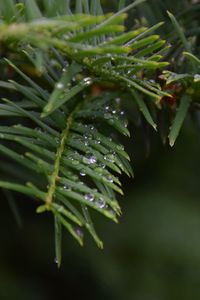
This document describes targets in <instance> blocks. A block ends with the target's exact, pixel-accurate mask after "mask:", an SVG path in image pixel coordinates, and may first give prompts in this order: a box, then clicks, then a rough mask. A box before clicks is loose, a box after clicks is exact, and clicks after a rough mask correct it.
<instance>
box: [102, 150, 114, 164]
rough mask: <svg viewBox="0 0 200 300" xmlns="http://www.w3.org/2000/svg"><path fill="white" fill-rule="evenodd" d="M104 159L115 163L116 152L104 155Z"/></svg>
mask: <svg viewBox="0 0 200 300" xmlns="http://www.w3.org/2000/svg"><path fill="white" fill-rule="evenodd" d="M104 159H105V160H107V161H109V162H112V163H113V162H114V161H115V152H111V153H108V154H106V155H104Z"/></svg>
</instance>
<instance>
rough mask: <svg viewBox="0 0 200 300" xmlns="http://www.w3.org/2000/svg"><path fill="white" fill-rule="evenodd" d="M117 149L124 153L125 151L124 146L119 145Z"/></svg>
mask: <svg viewBox="0 0 200 300" xmlns="http://www.w3.org/2000/svg"><path fill="white" fill-rule="evenodd" d="M116 148H117V150H122V151H123V150H124V146H123V145H117V147H116Z"/></svg>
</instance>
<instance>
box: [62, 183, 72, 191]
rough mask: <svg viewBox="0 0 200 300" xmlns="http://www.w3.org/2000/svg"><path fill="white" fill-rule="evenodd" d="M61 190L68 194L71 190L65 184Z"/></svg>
mask: <svg viewBox="0 0 200 300" xmlns="http://www.w3.org/2000/svg"><path fill="white" fill-rule="evenodd" d="M63 190H65V191H67V192H69V191H71V190H72V189H71V187H70V186H69V185H66V184H65V185H64V186H63Z"/></svg>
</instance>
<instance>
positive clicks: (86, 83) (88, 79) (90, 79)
mask: <svg viewBox="0 0 200 300" xmlns="http://www.w3.org/2000/svg"><path fill="white" fill-rule="evenodd" d="M83 82H84V85H90V84H91V83H92V78H90V77H86V78H84V79H83Z"/></svg>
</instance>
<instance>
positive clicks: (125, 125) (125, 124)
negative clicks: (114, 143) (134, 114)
mask: <svg viewBox="0 0 200 300" xmlns="http://www.w3.org/2000/svg"><path fill="white" fill-rule="evenodd" d="M127 126H128V121H127V120H124V127H125V128H126V127H127Z"/></svg>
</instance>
